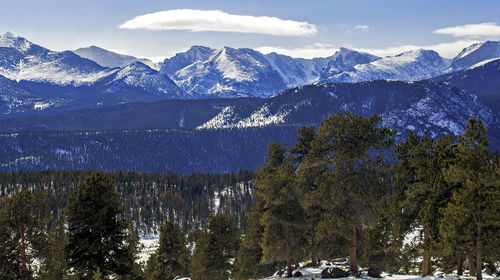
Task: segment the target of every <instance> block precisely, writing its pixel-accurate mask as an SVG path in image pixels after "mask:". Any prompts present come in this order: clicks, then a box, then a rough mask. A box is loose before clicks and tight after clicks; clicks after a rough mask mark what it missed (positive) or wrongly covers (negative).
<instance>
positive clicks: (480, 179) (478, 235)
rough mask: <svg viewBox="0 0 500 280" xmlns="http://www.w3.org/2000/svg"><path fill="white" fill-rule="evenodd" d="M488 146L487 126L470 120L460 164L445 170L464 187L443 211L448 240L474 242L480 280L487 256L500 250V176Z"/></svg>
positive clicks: (460, 139) (461, 139) (462, 140)
mask: <svg viewBox="0 0 500 280" xmlns="http://www.w3.org/2000/svg"><path fill="white" fill-rule="evenodd" d="M488 146H489V141H488V136H487V135H486V126H485V125H484V124H483V123H482V121H481V120H479V119H477V118H473V119H469V123H468V124H467V129H466V131H465V133H464V134H463V135H460V136H459V137H458V147H457V149H456V150H457V153H456V155H457V162H456V163H455V164H453V165H451V166H450V167H449V168H448V169H447V170H446V171H445V178H446V180H448V181H449V182H451V183H458V184H459V186H460V188H458V189H456V190H455V191H454V192H453V198H452V201H451V202H450V203H449V204H448V205H447V206H446V208H444V209H443V210H442V213H443V215H444V218H443V220H442V223H441V234H442V235H444V236H445V238H448V239H449V238H453V237H459V238H461V239H462V240H469V241H471V243H472V252H474V253H475V264H476V269H475V272H476V279H478V280H481V279H482V265H483V261H484V257H485V256H488V255H490V254H493V255H494V254H496V253H497V252H498V250H499V249H500V245H499V244H500V242H499V241H500V223H499V222H498V221H499V220H498V217H500V177H499V172H498V165H497V162H495V161H494V160H493V156H492V154H491V153H490V151H489V149H488ZM469 261H472V259H469Z"/></svg>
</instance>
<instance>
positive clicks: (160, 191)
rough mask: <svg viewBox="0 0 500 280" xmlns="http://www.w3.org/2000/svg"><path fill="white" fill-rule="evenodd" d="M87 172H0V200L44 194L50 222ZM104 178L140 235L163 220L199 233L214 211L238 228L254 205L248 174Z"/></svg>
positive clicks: (128, 174) (116, 175) (130, 174)
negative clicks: (230, 218) (22, 194)
mask: <svg viewBox="0 0 500 280" xmlns="http://www.w3.org/2000/svg"><path fill="white" fill-rule="evenodd" d="M91 173H92V172H91V171H89V172H83V171H50V170H48V171H40V172H27V173H22V172H19V173H0V195H1V196H2V197H4V196H9V195H12V194H14V193H17V192H19V191H20V190H22V189H28V190H30V191H33V192H40V191H46V192H47V194H48V198H49V201H50V203H49V204H50V211H51V213H52V215H53V217H54V218H62V216H63V212H62V211H63V209H64V207H66V203H67V201H68V197H69V196H70V195H71V193H73V192H74V191H75V189H76V188H77V187H78V184H79V183H80V182H81V181H82V180H83V179H84V178H85V177H87V176H89V175H90V174H91ZM105 175H106V176H109V177H110V178H111V179H112V180H114V181H115V182H116V186H117V191H118V192H119V194H120V197H121V199H122V204H123V205H124V207H125V211H124V212H125V218H126V219H127V220H129V221H133V222H134V224H135V225H136V228H137V229H138V230H139V232H140V233H141V234H150V233H158V231H159V228H160V226H161V225H162V224H163V223H164V222H165V221H166V220H169V221H174V222H176V223H178V224H179V225H181V226H182V228H183V230H184V231H186V232H187V231H190V230H192V229H198V228H199V227H202V226H204V225H205V224H206V223H207V221H208V218H209V216H210V215H211V214H213V213H217V212H221V213H226V214H230V215H233V216H235V217H237V221H238V223H239V224H241V223H243V222H244V221H243V219H242V218H243V217H244V215H245V212H246V211H247V209H248V208H249V206H250V205H251V203H252V200H253V191H254V187H253V186H252V185H251V184H250V179H251V178H252V177H253V174H252V173H250V172H246V171H240V172H238V173H228V174H215V175H205V174H196V175H188V176H183V175H179V174H173V173H169V174H148V173H134V172H106V173H105ZM0 201H1V199H0ZM241 226H242V227H244V224H241Z"/></svg>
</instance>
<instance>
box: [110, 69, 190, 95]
mask: <svg viewBox="0 0 500 280" xmlns="http://www.w3.org/2000/svg"><path fill="white" fill-rule="evenodd" d="M108 79H109V81H106V85H107V86H109V87H108V89H107V90H106V91H107V92H110V93H115V92H120V91H121V90H123V87H125V86H128V87H134V88H139V89H142V90H144V91H147V92H149V93H153V94H158V95H167V96H170V97H182V91H181V90H180V89H179V87H177V85H176V84H175V83H174V82H173V81H172V80H171V79H170V78H169V77H167V75H164V74H161V73H159V72H158V71H156V70H154V69H152V68H150V67H149V66H147V65H145V64H144V63H142V62H139V61H136V62H133V63H132V64H130V65H128V66H126V67H124V68H122V69H120V70H119V71H117V72H115V73H113V75H111V76H109V78H108Z"/></svg>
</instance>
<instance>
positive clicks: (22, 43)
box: [0, 31, 32, 52]
mask: <svg viewBox="0 0 500 280" xmlns="http://www.w3.org/2000/svg"><path fill="white" fill-rule="evenodd" d="M31 45H32V44H31V42H30V41H28V40H26V39H24V38H22V37H19V36H17V35H15V34H14V33H12V32H10V31H7V32H6V33H5V34H3V35H2V36H0V47H4V48H14V49H17V50H19V51H21V52H25V51H27V50H28V49H29V48H31Z"/></svg>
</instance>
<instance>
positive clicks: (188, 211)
mask: <svg viewBox="0 0 500 280" xmlns="http://www.w3.org/2000/svg"><path fill="white" fill-rule="evenodd" d="M381 120H382V118H381V117H379V116H377V115H372V116H370V117H363V116H359V115H354V114H350V113H345V114H344V113H337V114H332V115H330V116H328V117H326V118H324V119H323V121H322V122H321V124H320V125H319V126H317V127H315V126H303V127H301V128H300V129H298V131H297V133H296V142H295V144H294V145H289V146H283V145H281V144H279V143H276V142H272V141H271V142H270V143H269V144H268V146H267V156H266V159H265V163H264V164H263V165H262V166H260V167H259V168H258V169H257V170H256V171H244V170H240V171H239V172H236V173H227V174H191V175H181V174H174V173H169V174H150V173H139V172H120V171H118V172H115V171H55V170H45V171H30V172H22V171H19V172H10V173H1V174H0V195H1V197H0V231H1V234H0V278H1V279H54V280H55V279H137V280H139V279H144V280H146V279H148V280H149V279H181V278H182V277H185V278H188V277H189V278H190V279H193V280H210V279H263V278H265V277H270V276H271V275H274V277H301V276H302V273H303V271H302V270H301V269H303V268H306V267H322V271H320V272H321V276H322V278H338V277H367V276H366V275H368V277H374V278H377V277H381V276H382V275H398V274H399V275H404V274H419V275H421V276H422V277H425V276H432V275H435V273H436V272H440V273H443V275H455V276H456V277H460V276H461V275H468V277H474V278H476V279H477V280H482V279H483V274H484V273H487V274H488V275H493V276H494V275H499V273H500V272H499V271H498V269H499V265H498V264H499V262H500V155H499V153H498V152H496V151H493V150H492V149H491V147H490V142H489V139H488V135H487V127H486V125H485V124H484V123H483V122H482V121H481V119H479V118H471V119H469V120H468V123H467V124H466V130H465V132H464V133H463V134H461V135H458V136H456V137H455V136H450V135H442V136H440V137H434V138H431V137H430V136H429V135H428V134H426V133H423V134H417V133H414V132H410V133H408V135H407V136H406V137H405V138H404V139H403V140H402V141H395V135H396V134H397V131H396V130H392V129H389V128H385V127H384V126H382V125H381ZM145 236H157V237H158V239H159V241H158V246H157V247H156V248H155V250H154V251H153V252H151V254H149V256H148V257H147V259H145V260H140V258H139V255H140V253H141V251H142V250H143V245H142V243H141V242H140V240H141V238H143V237H145ZM333 263H343V266H342V268H339V267H336V266H329V265H331V264H333ZM322 265H323V266H322ZM301 271H302V272H301ZM366 273H368V274H366ZM363 275H365V276H363Z"/></svg>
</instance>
